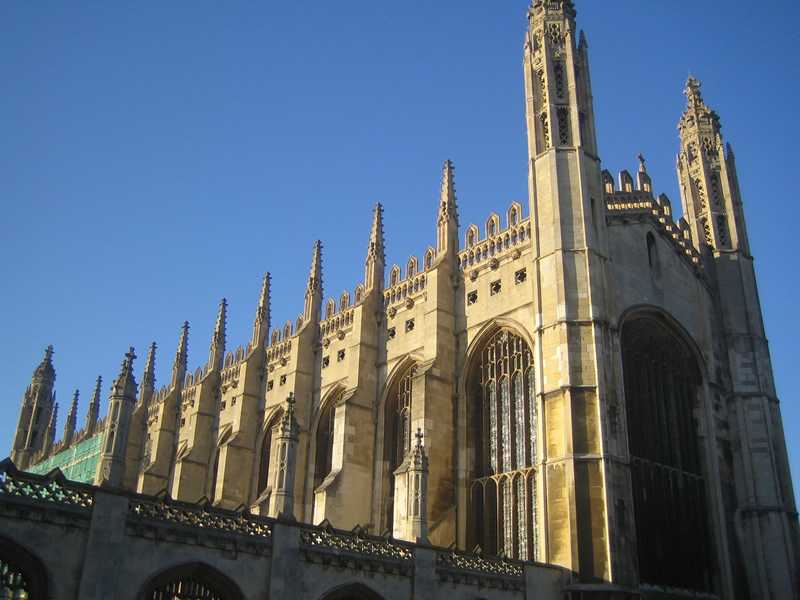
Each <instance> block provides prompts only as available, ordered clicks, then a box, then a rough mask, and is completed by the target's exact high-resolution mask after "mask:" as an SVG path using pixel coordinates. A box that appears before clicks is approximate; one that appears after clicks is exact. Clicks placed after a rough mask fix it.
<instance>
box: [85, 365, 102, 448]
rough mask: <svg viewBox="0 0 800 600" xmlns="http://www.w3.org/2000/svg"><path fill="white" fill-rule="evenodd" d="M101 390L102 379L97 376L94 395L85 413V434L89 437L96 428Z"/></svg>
mask: <svg viewBox="0 0 800 600" xmlns="http://www.w3.org/2000/svg"><path fill="white" fill-rule="evenodd" d="M102 389H103V378H102V377H101V376H100V375H98V376H97V383H96V384H95V386H94V393H93V394H92V399H91V401H90V402H89V411H88V412H87V413H86V434H87V435H88V436H91V435H93V434H94V431H95V429H96V428H97V419H98V417H99V416H100V394H101V392H102Z"/></svg>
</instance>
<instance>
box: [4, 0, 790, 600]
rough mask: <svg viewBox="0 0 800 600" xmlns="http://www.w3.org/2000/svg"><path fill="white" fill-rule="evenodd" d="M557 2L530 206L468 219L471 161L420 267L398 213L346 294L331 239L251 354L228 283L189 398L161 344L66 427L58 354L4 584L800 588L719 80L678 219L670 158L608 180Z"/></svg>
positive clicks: (29, 417) (189, 383)
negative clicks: (395, 262) (333, 279)
mask: <svg viewBox="0 0 800 600" xmlns="http://www.w3.org/2000/svg"><path fill="white" fill-rule="evenodd" d="M528 18H529V24H530V27H529V30H528V33H527V35H526V37H525V43H524V53H523V59H524V69H523V70H524V83H525V110H526V115H527V128H528V153H529V157H530V160H529V163H528V165H529V192H530V193H529V200H528V205H527V206H524V207H523V206H522V205H520V204H518V203H512V204H511V205H510V206H508V207H507V208H506V209H504V210H503V211H502V214H498V213H495V212H493V213H491V214H490V215H489V217H488V218H487V219H486V222H485V223H484V224H483V226H482V227H480V228H479V227H477V226H476V225H468V226H465V227H461V224H460V223H459V216H458V205H457V199H456V188H455V175H454V167H453V165H452V163H450V162H449V161H447V162H445V164H444V169H443V175H442V186H441V194H440V198H439V202H438V216H437V220H436V238H435V242H434V243H433V244H432V245H431V246H430V247H429V248H427V249H426V250H425V251H424V252H423V254H422V259H421V260H419V261H418V259H417V258H415V257H412V258H411V259H409V261H408V263H407V264H406V265H405V267H404V268H400V267H398V266H393V267H390V268H388V270H387V268H386V265H385V257H384V237H383V222H382V208H381V206H380V205H377V206H376V207H375V209H374V219H373V222H372V230H371V232H370V235H369V241H368V245H367V255H366V261H365V265H364V276H363V282H362V283H359V284H358V285H356V286H355V288H354V290H353V292H352V294H350V293H348V292H345V293H343V294H342V295H341V297H340V298H339V299H338V301H336V300H333V299H331V300H327V301H325V300H324V297H323V285H322V283H323V281H322V274H323V251H322V245H321V243H319V242H317V243H316V244H315V246H314V248H313V251H312V259H311V269H310V273H309V277H308V285H307V288H306V291H305V303H304V306H303V311H302V314H301V315H300V316H299V317H298V318H297V320H296V321H295V322H288V323H286V324H284V325H280V326H276V327H273V326H272V323H271V321H270V277H269V275H266V276H265V277H264V280H263V287H262V290H261V295H260V297H259V299H258V304H257V308H256V314H255V320H254V324H253V332H252V338H251V339H250V340H249V341H248V342H247V343H246V344H245V345H243V346H239V347H238V348H236V349H235V350H232V351H228V349H227V347H226V341H227V340H226V336H225V323H226V311H227V305H226V302H225V300H223V301H222V302H221V303H220V306H219V312H218V315H217V320H216V327H215V329H214V335H213V339H212V340H211V346H210V350H209V356H208V360H207V362H205V363H204V364H203V365H202V366H200V367H199V368H197V369H196V370H195V371H194V372H190V371H189V370H188V344H189V342H188V340H189V324H188V323H185V324H184V325H183V327H182V328H181V330H180V335H179V341H178V349H177V352H176V353H175V356H174V359H173V366H172V377H171V379H170V381H168V382H167V383H166V385H164V386H163V387H160V388H158V387H157V386H156V382H155V377H154V364H155V360H156V347H155V344H154V345H153V346H152V347H151V348H150V349H149V351H148V352H147V356H146V360H145V365H144V371H143V373H142V375H141V379H140V381H139V382H138V383H137V381H136V378H135V375H134V371H135V368H134V360H135V359H136V355H135V353H134V350H133V349H131V350H130V351H129V352H128V353H127V354H126V355H125V357H124V360H123V362H122V366H121V368H120V373H119V375H118V377H117V378H116V379H115V380H114V381H113V382H112V385H111V389H110V391H109V392H108V409H107V416H105V417H104V418H102V419H101V418H100V413H101V408H100V405H101V398H102V396H103V393H104V392H103V389H102V381H101V380H100V379H99V378H98V380H97V387H96V389H95V390H94V393H93V395H92V399H91V404H90V409H89V413H88V417H87V420H86V423H85V424H84V426H83V427H82V428H79V427H78V424H77V423H76V414H77V406H78V393H77V392H76V393H75V397H74V399H73V402H72V404H71V407H70V410H69V413H68V416H67V419H66V423H65V425H64V430H63V431H64V433H63V438H62V440H61V441H60V442H56V441H55V439H56V429H57V426H58V423H57V420H56V414H57V408H58V407H57V405H56V404H55V401H54V393H53V384H54V380H55V369H54V366H53V349H52V347H50V348H48V349H47V351H46V353H45V356H44V358H43V360H42V362H41V364H40V365H39V366H38V367H37V368H36V370H35V371H34V374H33V378H32V381H31V384H30V386H29V387H28V389H27V390H26V391H25V394H24V397H23V401H22V408H21V411H20V417H19V425H18V427H17V431H16V437H15V439H14V446H13V449H12V451H11V460H12V461H13V464H12V463H11V462H7V463H5V466H3V468H2V474H0V577H2V580H0V583H2V585H0V588H3V586H5V589H8V590H10V592H8V593H11V594H13V593H16V592H15V590H23V589H27V591H25V592H24V593H26V594H28V595H27V596H23V595H16V596H15V595H5V596H2V597H3V598H6V597H8V598H45V597H47V598H59V599H61V598H63V599H67V598H69V599H75V598H80V599H81V600H84V599H88V598H98V599H99V598H104V599H106V598H131V599H132V598H146V599H147V600H150V599H164V598H174V599H178V598H180V599H194V598H219V599H235V598H259V599H262V598H263V599H266V598H273V599H277V598H292V599H294V598H309V599H314V600H316V599H319V598H325V599H327V600H331V599H337V598H338V599H344V598H367V599H373V598H387V599H390V598H391V599H398V600H400V599H404V598H419V599H427V598H450V597H460V598H485V599H490V598H491V599H505V598H514V599H521V598H528V599H532V598H570V599H575V600H577V599H580V598H634V597H636V598H638V597H647V598H683V597H686V598H688V597H691V598H697V597H702V598H724V599H742V600H744V599H760V600H772V599H786V600H790V599H797V598H798V597H800V581H798V578H799V575H798V573H800V567H799V566H798V552H800V541H799V539H798V520H797V511H796V507H795V504H794V493H793V490H792V482H791V478H790V475H789V467H788V459H787V453H786V448H785V441H784V433H783V428H782V423H781V416H780V406H779V402H778V398H777V396H776V392H775V385H774V381H773V375H772V366H771V362H770V354H769V348H768V344H767V340H766V336H765V332H764V325H763V321H762V311H761V306H760V304H759V297H758V289H757V285H756V280H755V273H754V269H753V257H752V255H751V253H750V246H749V242H748V237H747V229H746V222H745V215H744V211H743V207H742V198H741V194H740V188H739V182H738V179H737V173H736V162H735V159H734V154H733V150H732V149H731V146H730V145H729V144H726V143H725V141H724V139H723V137H722V134H721V124H720V118H719V116H718V115H717V114H716V113H715V112H714V111H713V110H712V109H711V108H710V107H709V106H708V105H707V104H706V102H705V100H704V99H703V96H702V94H701V84H700V82H699V81H697V80H696V79H694V78H690V79H689V81H688V82H687V83H686V88H685V91H684V93H685V95H686V98H687V105H686V109H685V111H684V113H683V115H682V116H681V117H680V121H679V126H678V128H679V133H680V149H679V151H678V161H677V172H678V178H679V182H680V190H681V205H682V214H683V216H682V217H681V218H677V217H676V216H675V215H674V213H673V208H672V204H671V202H670V200H669V199H668V198H667V197H666V196H664V195H660V196H657V195H656V194H655V192H654V188H653V184H652V182H651V180H650V177H649V176H648V174H647V169H646V166H645V162H644V159H643V158H642V159H641V160H640V165H639V168H638V172H637V173H636V174H635V176H633V175H631V174H630V173H628V172H627V171H622V172H621V173H620V174H619V176H618V178H617V179H616V180H615V178H614V177H613V176H612V175H611V174H610V173H609V172H608V171H607V170H604V169H603V165H602V164H601V160H600V151H599V149H598V144H597V139H596V134H595V117H594V108H593V100H592V88H591V78H590V69H589V48H588V44H587V41H586V37H585V36H584V34H583V33H580V34H578V32H577V29H576V23H575V18H576V11H575V7H574V5H573V2H572V1H571V0H535V1H534V2H533V3H532V5H531V7H530V10H529V13H528ZM54 469H59V470H58V471H54ZM25 472H28V473H25ZM37 474H38V475H37ZM65 478H66V479H65ZM76 482H78V483H76ZM85 484H92V485H85ZM96 486H99V487H96ZM48 490H49V491H48ZM54 490H55V491H54ZM59 490H60V491H59ZM55 492H58V493H55ZM82 494H83V495H82ZM64 498H73V499H74V498H77V500H71V501H69V502H66V504H68V505H69V506H65V500H64ZM81 498H83V500H80V499H81ZM295 520H296V521H295ZM259 528H261V529H259ZM65 532H66V533H65ZM181 532H182V533H181ZM348 532H349V533H348ZM53 536H55V537H53ZM215 536H216V537H215ZM242 536H244V537H242ZM326 536H327V537H326ZM54 539H59V540H62V541H60V542H59V544H63V547H60V548H59V552H58V553H57V555H56V556H54V555H53V552H52V551H51V550H48V549H47V548H48V544H50V543H51V542H49V541H48V540H54ZM237 540H238V541H237ZM243 540H244V541H243ZM343 557H344V558H343ZM59 561H61V562H59ZM106 561H107V562H108V567H109V568H110V567H114V565H116V567H114V569H113V576H112V575H111V574H110V572H108V570H107V568H106V565H105V562H106ZM115 561H116V562H115ZM104 569H105V571H104ZM15 582H16V583H15ZM15 586H16V587H15ZM26 586H27V588H26ZM36 586H39V587H36ZM42 586H45V587H46V588H47V590H48V591H47V592H46V593H47V594H48V595H47V596H45V595H43V594H44V593H45V592H43V591H42V590H43V589H44V588H43V587H42ZM19 593H23V592H19ZM37 594H39V595H37Z"/></svg>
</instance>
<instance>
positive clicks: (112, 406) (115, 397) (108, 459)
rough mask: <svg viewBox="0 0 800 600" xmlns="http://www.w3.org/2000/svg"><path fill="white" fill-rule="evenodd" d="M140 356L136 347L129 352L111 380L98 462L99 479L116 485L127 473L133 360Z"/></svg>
mask: <svg viewBox="0 0 800 600" xmlns="http://www.w3.org/2000/svg"><path fill="white" fill-rule="evenodd" d="M135 359H136V354H135V353H134V350H133V347H131V348H130V349H129V350H128V352H127V353H126V354H125V359H124V360H123V361H122V365H121V366H120V371H119V375H118V376H117V378H116V379H115V380H114V383H112V384H111V394H110V396H109V401H108V421H107V423H106V428H105V432H104V435H103V447H102V451H101V454H100V460H99V462H98V464H97V472H96V474H95V481H96V482H97V483H98V484H108V485H111V486H114V487H118V486H120V485H122V481H123V477H124V475H125V452H126V449H127V442H128V433H129V429H130V422H131V415H132V413H133V408H134V405H135V404H136V391H137V387H136V378H135V377H134V374H133V361H134V360H135Z"/></svg>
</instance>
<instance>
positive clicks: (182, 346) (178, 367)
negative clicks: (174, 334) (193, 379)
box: [172, 321, 189, 387]
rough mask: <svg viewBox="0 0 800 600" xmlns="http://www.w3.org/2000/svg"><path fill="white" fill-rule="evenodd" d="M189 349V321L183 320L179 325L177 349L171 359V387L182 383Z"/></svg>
mask: <svg viewBox="0 0 800 600" xmlns="http://www.w3.org/2000/svg"><path fill="white" fill-rule="evenodd" d="M188 349H189V321H184V322H183V327H181V337H180V339H179V340H178V350H177V351H176V352H175V360H174V361H172V387H176V386H178V385H180V384H181V383H183V378H184V376H185V375H186V361H187V355H188Z"/></svg>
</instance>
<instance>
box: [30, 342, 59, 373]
mask: <svg viewBox="0 0 800 600" xmlns="http://www.w3.org/2000/svg"><path fill="white" fill-rule="evenodd" d="M33 376H34V378H36V377H39V378H42V377H44V378H52V379H55V377H56V370H55V368H54V367H53V345H52V344H51V345H49V346H47V348H45V351H44V356H43V357H42V361H41V362H40V363H39V365H38V366H37V367H36V370H35V371H34V372H33Z"/></svg>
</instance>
